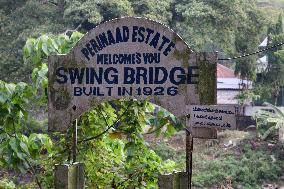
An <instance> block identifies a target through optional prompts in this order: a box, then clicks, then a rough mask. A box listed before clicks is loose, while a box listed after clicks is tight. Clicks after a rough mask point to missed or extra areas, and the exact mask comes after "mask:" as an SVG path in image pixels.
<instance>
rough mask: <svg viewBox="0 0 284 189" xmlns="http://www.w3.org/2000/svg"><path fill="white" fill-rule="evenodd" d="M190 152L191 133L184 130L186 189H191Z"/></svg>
mask: <svg viewBox="0 0 284 189" xmlns="http://www.w3.org/2000/svg"><path fill="white" fill-rule="evenodd" d="M192 151H193V137H192V135H191V133H190V132H189V131H188V130H186V173H187V175H188V185H187V188H188V189H191V178H192Z"/></svg>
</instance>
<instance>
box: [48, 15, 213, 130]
mask: <svg viewBox="0 0 284 189" xmlns="http://www.w3.org/2000/svg"><path fill="white" fill-rule="evenodd" d="M216 62H217V54H216V53H195V52H193V51H192V50H191V49H190V48H189V47H188V46H187V44H186V43H185V42H184V41H183V40H182V39H181V38H180V37H179V36H178V35H177V34H176V33H174V32H173V31H172V30H170V29H169V28H168V27H166V26H165V25H162V24H160V23H157V22H154V21H151V20H148V19H143V18H134V17H125V18H120V19H115V20H111V21H108V22H105V23H103V24H100V25H99V26H97V27H96V28H94V29H93V30H91V31H90V32H89V33H87V34H86V35H85V36H84V37H83V38H82V39H81V40H80V41H79V42H78V44H77V45H76V46H75V47H74V48H73V49H72V50H71V52H70V53H69V54H67V55H53V56H50V57H49V62H48V63H49V64H48V66H49V67H48V68H49V78H48V79H49V87H48V91H49V106H48V108H49V111H48V112H49V130H51V131H66V130H67V128H68V127H69V126H70V125H71V123H72V121H73V120H74V119H76V118H78V117H79V116H80V115H81V114H82V113H84V112H85V111H87V110H88V109H90V108H91V107H93V106H96V105H98V104H99V103H102V102H105V101H111V100H114V99H119V98H126V99H127V98H132V99H138V100H148V101H150V102H153V103H155V104H157V105H160V106H162V107H164V108H166V109H167V110H169V111H170V112H171V113H173V114H174V115H176V116H177V117H179V118H180V119H182V120H184V121H185V116H186V115H187V114H188V113H187V110H186V105H190V104H214V103H215V102H216Z"/></svg>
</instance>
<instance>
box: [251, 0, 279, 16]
mask: <svg viewBox="0 0 284 189" xmlns="http://www.w3.org/2000/svg"><path fill="white" fill-rule="evenodd" d="M257 2H258V6H259V7H260V8H261V9H262V10H263V11H264V12H265V13H266V14H267V16H268V17H269V18H271V20H275V19H276V18H277V17H278V15H279V14H280V13H282V14H283V11H284V0H257ZM283 16H284V14H283Z"/></svg>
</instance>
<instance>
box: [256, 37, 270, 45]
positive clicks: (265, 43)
mask: <svg viewBox="0 0 284 189" xmlns="http://www.w3.org/2000/svg"><path fill="white" fill-rule="evenodd" d="M267 44H268V37H266V38H265V39H264V40H263V41H262V42H261V44H260V45H259V46H258V47H267Z"/></svg>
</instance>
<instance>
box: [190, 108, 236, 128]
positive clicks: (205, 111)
mask: <svg viewBox="0 0 284 189" xmlns="http://www.w3.org/2000/svg"><path fill="white" fill-rule="evenodd" d="M188 109H189V110H188V112H189V114H190V118H189V124H190V125H191V126H192V127H206V128H218V129H236V115H235V108H234V107H233V106H225V105H218V106H214V105H211V106H208V105H207V106H200V105H191V106H188Z"/></svg>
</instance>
